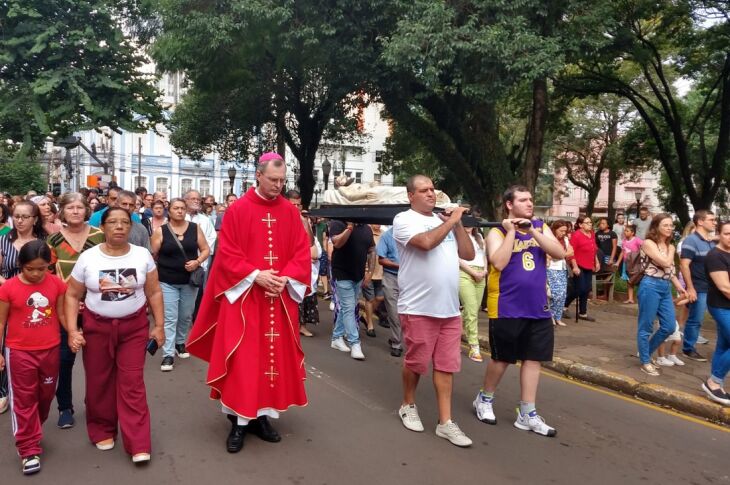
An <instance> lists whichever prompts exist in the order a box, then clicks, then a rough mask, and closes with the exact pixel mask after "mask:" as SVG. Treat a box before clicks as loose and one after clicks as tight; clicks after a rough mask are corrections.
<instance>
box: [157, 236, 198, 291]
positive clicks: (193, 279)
mask: <svg viewBox="0 0 730 485" xmlns="http://www.w3.org/2000/svg"><path fill="white" fill-rule="evenodd" d="M190 224H192V225H193V226H195V223H194V222H191V223H190ZM165 227H167V230H168V231H169V232H170V235H171V236H172V240H173V241H175V244H177V247H178V248H180V252H181V253H182V255H183V259H185V261H188V255H187V254H185V250H184V249H183V247H182V244H180V240H179V239H178V238H177V236H176V235H175V233H174V232H172V229H170V223H169V222H168V223H167V224H165ZM204 279H205V270H204V269H203V267H202V266H198V267H197V268H195V270H193V271H192V272H191V273H190V281H189V284H190V286H195V287H196V288H200V287H201V286H203V280H204Z"/></svg>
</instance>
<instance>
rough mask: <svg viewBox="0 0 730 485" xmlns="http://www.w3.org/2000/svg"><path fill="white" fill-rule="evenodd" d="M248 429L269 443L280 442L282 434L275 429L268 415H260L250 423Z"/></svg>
mask: <svg viewBox="0 0 730 485" xmlns="http://www.w3.org/2000/svg"><path fill="white" fill-rule="evenodd" d="M248 430H249V431H250V432H252V433H253V434H255V435H256V436H258V437H259V438H261V439H262V440H264V441H268V442H269V443H278V442H279V441H281V436H280V435H279V433H278V432H277V431H276V430H275V429H274V427H273V426H272V425H271V423H270V422H269V418H267V417H266V416H260V417H258V418H256V419H254V420H252V421H250V422H249V423H248Z"/></svg>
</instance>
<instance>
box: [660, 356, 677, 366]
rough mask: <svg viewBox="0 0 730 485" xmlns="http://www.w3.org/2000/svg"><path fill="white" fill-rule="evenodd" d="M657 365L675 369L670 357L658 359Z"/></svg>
mask: <svg viewBox="0 0 730 485" xmlns="http://www.w3.org/2000/svg"><path fill="white" fill-rule="evenodd" d="M656 363H657V365H661V366H662V367H673V366H674V362H673V361H672V360H671V359H669V358H668V357H657V359H656Z"/></svg>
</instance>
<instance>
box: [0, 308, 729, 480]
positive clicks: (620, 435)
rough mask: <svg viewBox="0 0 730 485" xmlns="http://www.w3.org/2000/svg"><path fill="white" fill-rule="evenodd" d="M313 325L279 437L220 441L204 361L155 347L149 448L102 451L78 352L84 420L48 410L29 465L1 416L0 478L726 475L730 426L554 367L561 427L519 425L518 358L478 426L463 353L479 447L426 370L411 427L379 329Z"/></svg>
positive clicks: (548, 399) (460, 379)
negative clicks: (88, 422) (337, 337)
mask: <svg viewBox="0 0 730 485" xmlns="http://www.w3.org/2000/svg"><path fill="white" fill-rule="evenodd" d="M323 313H324V314H323V315H322V316H323V317H324V318H323V320H324V321H326V320H327V319H328V315H327V314H326V310H325V312H323ZM314 331H315V332H316V334H317V335H316V336H315V337H314V338H312V339H305V342H304V349H305V351H306V353H307V367H308V371H309V378H308V380H307V390H308V394H309V398H310V404H309V406H308V407H305V408H295V409H292V410H290V411H289V412H287V413H285V414H284V415H283V417H282V419H281V420H279V421H278V422H275V424H276V425H277V428H278V430H279V431H280V432H281V433H282V435H283V440H282V442H281V443H278V444H271V443H265V442H263V441H261V440H259V439H258V438H257V437H255V436H248V437H247V439H246V443H245V446H244V449H243V451H242V452H240V453H238V454H235V455H231V454H228V453H226V451H225V446H224V443H225V438H226V435H227V433H228V430H229V427H230V425H229V424H228V421H227V420H226V419H225V418H224V417H223V415H222V414H221V413H220V407H219V405H218V404H217V402H214V401H211V400H209V399H208V394H207V388H206V387H205V386H204V383H203V380H204V375H205V367H204V365H203V363H202V362H200V361H198V360H196V359H189V360H185V361H180V360H177V361H176V364H177V365H176V367H175V370H174V371H173V372H171V373H164V374H163V373H161V372H160V371H159V361H160V358H159V357H155V358H148V368H147V374H146V379H147V389H148V398H149V402H150V406H151V410H152V434H153V436H152V441H153V459H152V462H151V463H150V464H149V465H147V466H143V467H135V466H134V465H132V463H131V462H130V460H129V458H128V457H127V456H126V454H125V453H124V451H123V449H122V447H121V446H117V447H116V448H115V449H114V450H112V451H108V452H101V451H97V450H96V449H95V448H94V447H93V445H91V444H90V443H89V442H88V439H87V437H86V429H85V425H84V411H83V403H82V399H83V394H82V384H83V373H82V366H81V365H80V364H81V362H80V360H79V361H78V362H77V366H76V381H75V389H76V397H75V401H76V405H77V414H76V417H77V423H78V424H77V426H76V427H75V428H74V429H71V430H59V429H57V428H56V427H55V421H56V418H57V413H56V412H55V410H54V411H52V414H51V418H50V419H49V421H48V422H47V423H46V425H45V427H44V431H45V433H46V435H45V437H44V440H43V445H44V447H45V452H44V456H43V470H42V471H41V472H40V473H39V474H38V475H36V476H34V477H23V476H22V474H21V472H20V466H19V460H18V458H17V455H16V453H15V448H14V443H13V439H12V433H11V429H10V416H9V415H8V414H4V415H2V416H0V484H2V485H6V484H16V483H30V482H37V483H53V484H59V485H61V484H75V485H78V484H99V483H103V484H105V485H113V484H129V483H136V484H138V485H142V484H148V483H149V484H188V483H189V484H211V485H212V484H229V483H231V484H233V483H236V484H248V483H251V484H289V483H291V484H295V485H299V484H345V483H346V484H379V485H381V484H382V485H387V484H395V483H398V484H401V483H405V484H410V483H413V484H416V483H417V484H451V483H470V482H473V483H476V482H482V483H529V484H548V483H559V484H581V485H582V484H586V483H591V484H604V483H605V484H612V485H613V484H627V483H628V484H632V483H644V484H647V483H649V484H653V483H656V484H660V483H661V484H679V483H686V484H702V483H720V484H723V483H730V466H729V465H728V461H727V458H728V453H729V452H730V433H728V432H725V431H720V430H717V429H714V428H712V427H709V426H705V425H702V424H699V423H697V422H693V421H691V420H687V419H683V418H680V417H677V416H674V415H670V414H667V413H664V412H661V411H658V410H656V409H652V408H649V407H647V406H643V405H640V404H637V403H635V402H630V401H628V400H625V399H620V398H618V397H615V396H613V395H608V394H606V393H603V392H596V391H595V390H591V389H587V388H586V387H584V386H579V385H576V384H574V383H570V382H565V381H563V380H560V379H557V378H555V377H551V376H545V377H543V380H542V384H541V389H540V402H539V403H538V408H539V410H540V411H541V414H543V416H544V417H545V418H546V419H547V421H548V423H549V424H551V425H552V426H554V427H556V428H557V430H558V435H557V437H556V438H545V437H541V436H538V435H535V434H533V433H528V432H524V431H519V430H517V429H516V428H514V427H513V426H512V421H513V420H514V408H515V406H516V403H517V401H518V398H519V395H518V384H517V373H516V371H515V369H511V370H510V371H509V373H508V374H507V375H506V376H505V380H504V382H503V383H502V386H501V388H500V390H499V392H498V394H497V401H496V405H495V408H496V414H497V419H498V420H499V424H498V425H497V426H489V425H486V424H482V423H480V422H479V421H477V420H476V418H475V417H474V415H473V412H472V409H471V402H472V400H473V398H474V394H475V393H476V391H477V390H478V389H479V385H480V382H481V380H482V375H483V371H484V366H485V364H475V363H473V362H471V361H469V360H468V359H466V358H464V361H463V366H462V372H461V373H460V374H458V375H457V376H456V381H455V393H454V418H455V420H456V421H457V422H458V423H459V424H460V426H461V427H462V429H463V430H464V431H465V432H466V433H467V435H468V436H470V437H471V438H472V439H473V440H474V445H473V446H472V447H471V448H469V449H461V448H457V447H455V446H453V445H451V444H450V443H449V442H447V441H446V440H444V439H441V438H438V437H436V436H435V434H434V433H433V431H434V428H435V425H436V416H437V414H436V409H435V399H434V394H433V389H432V386H431V384H430V379H426V378H424V379H423V380H422V382H421V386H420V388H419V394H418V405H419V408H420V414H421V418H422V420H423V422H424V425H425V427H426V431H425V432H424V433H414V432H411V431H408V430H406V429H405V428H404V427H403V426H402V424H401V423H400V419H399V418H398V416H397V412H396V410H397V408H398V406H399V404H400V396H401V386H400V371H399V370H400V362H399V359H395V358H393V357H391V356H390V355H389V353H388V350H387V343H386V338H387V336H386V335H385V332H384V331H383V330H382V329H378V337H377V338H375V339H369V338H368V337H364V338H365V339H366V340H365V341H364V344H365V346H364V351H365V353H366V355H367V360H366V361H364V362H359V361H355V360H353V359H351V358H350V357H349V355H348V354H345V353H341V352H338V351H336V350H333V349H330V348H329V326H328V325H320V326H319V327H318V328H315V329H314Z"/></svg>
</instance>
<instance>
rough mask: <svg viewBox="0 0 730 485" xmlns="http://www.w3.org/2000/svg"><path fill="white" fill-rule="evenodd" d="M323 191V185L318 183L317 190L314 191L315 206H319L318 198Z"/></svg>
mask: <svg viewBox="0 0 730 485" xmlns="http://www.w3.org/2000/svg"><path fill="white" fill-rule="evenodd" d="M321 193H322V187H320V186H319V185H317V190H315V191H314V207H318V205H317V198H318V197H319V194H321Z"/></svg>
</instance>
